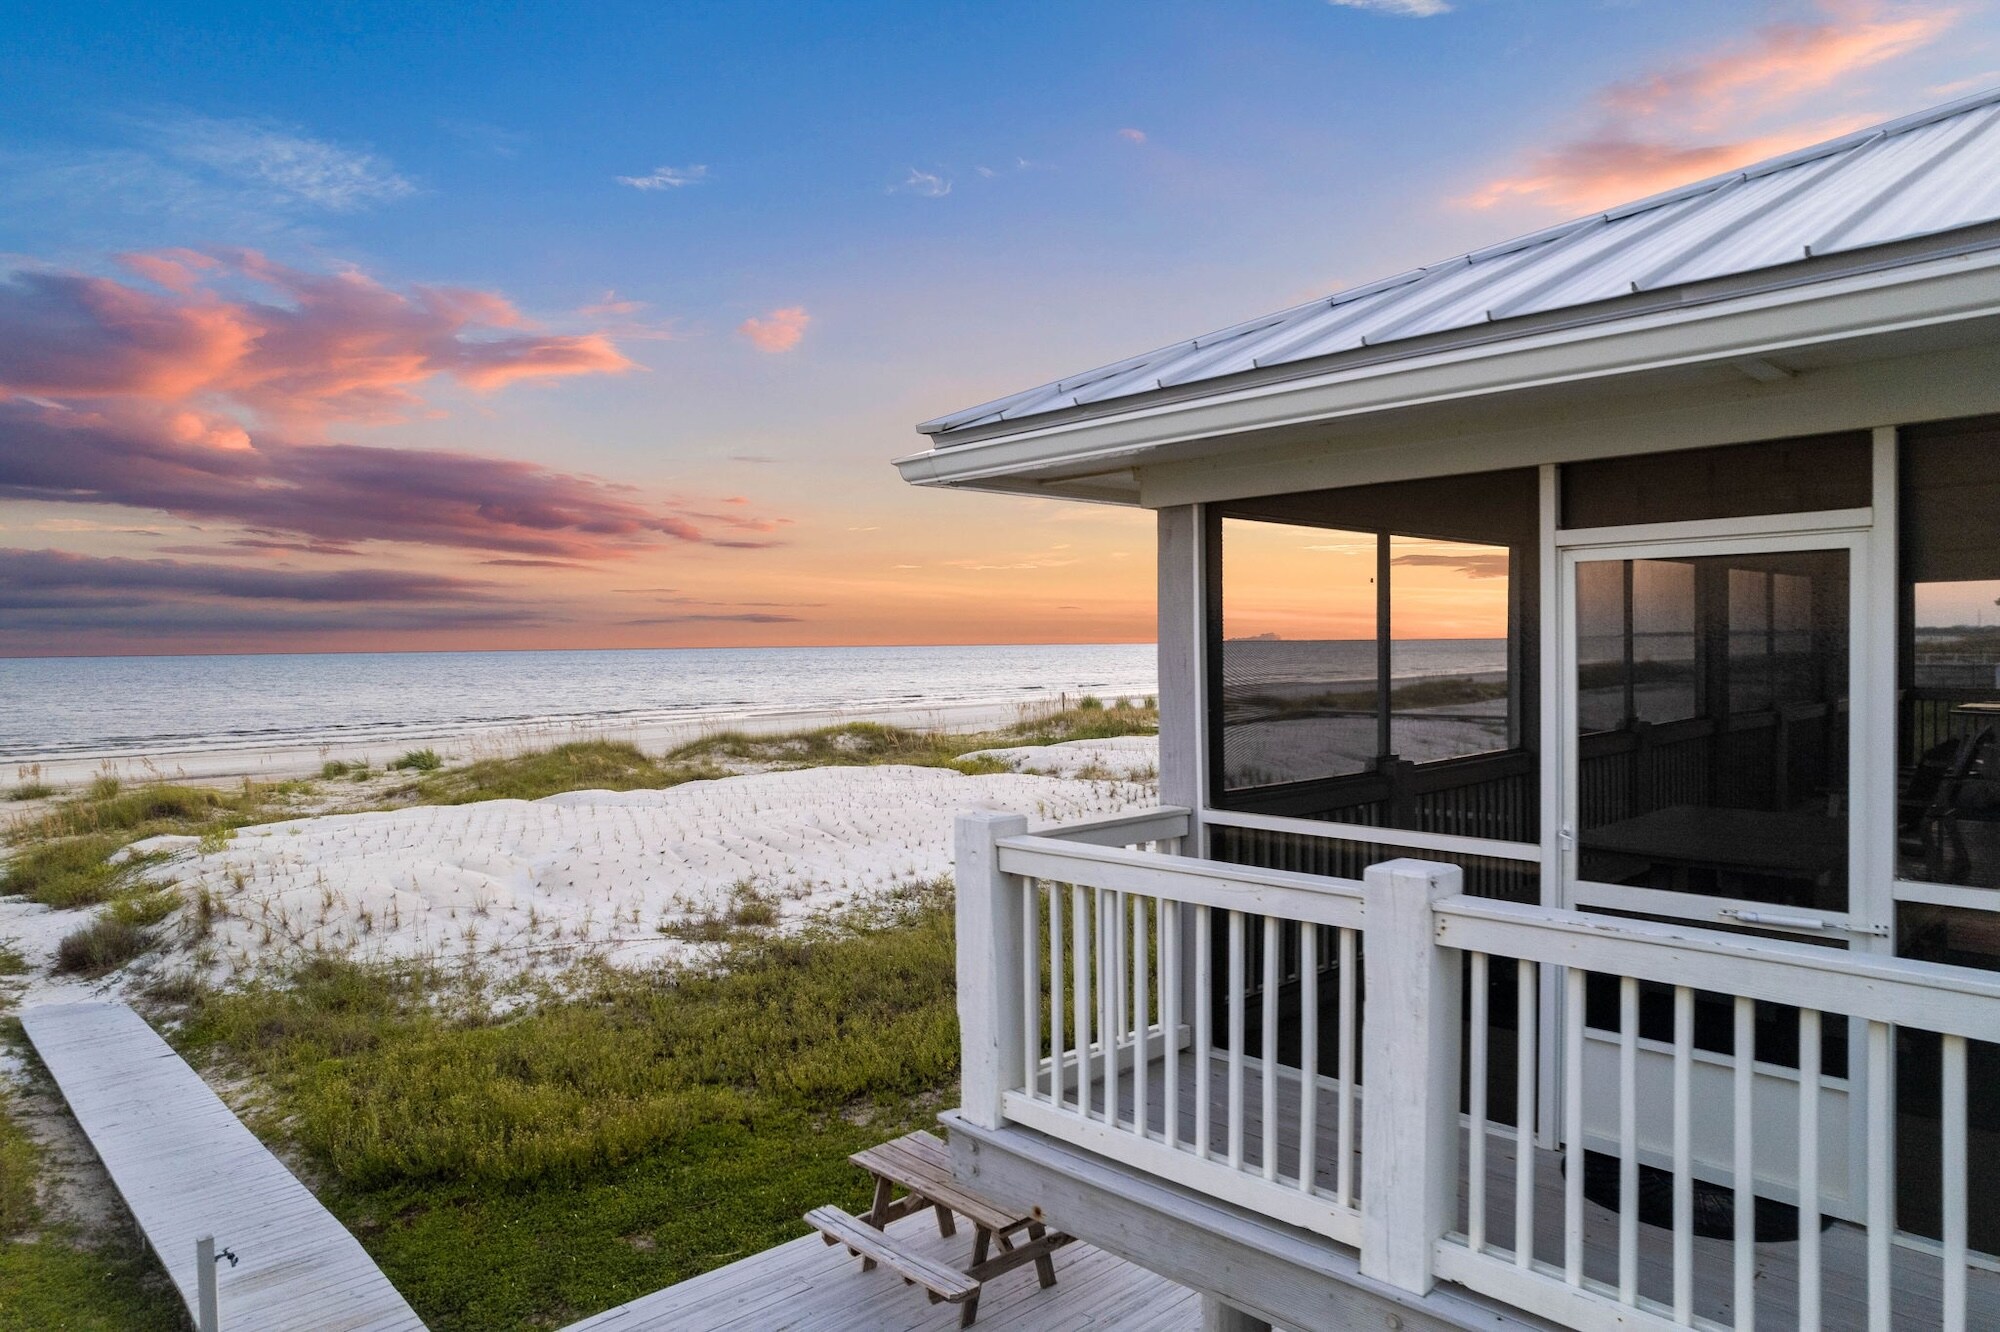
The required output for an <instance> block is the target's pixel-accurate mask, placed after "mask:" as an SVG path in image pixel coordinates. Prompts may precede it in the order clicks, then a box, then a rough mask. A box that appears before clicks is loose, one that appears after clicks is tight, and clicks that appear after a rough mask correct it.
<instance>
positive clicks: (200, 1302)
mask: <svg viewBox="0 0 2000 1332" xmlns="http://www.w3.org/2000/svg"><path fill="white" fill-rule="evenodd" d="M194 1288H195V1305H196V1306H197V1307H196V1310H195V1327H196V1328H197V1329H198V1332H220V1329H221V1326H222V1324H221V1319H220V1317H219V1316H218V1314H217V1310H216V1301H215V1236H213V1235H203V1236H202V1237H201V1238H200V1239H198V1240H196V1241H195V1242H194Z"/></svg>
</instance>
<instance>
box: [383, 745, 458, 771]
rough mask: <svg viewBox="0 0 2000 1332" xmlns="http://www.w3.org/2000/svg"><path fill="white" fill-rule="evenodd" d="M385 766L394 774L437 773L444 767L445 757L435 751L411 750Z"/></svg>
mask: <svg viewBox="0 0 2000 1332" xmlns="http://www.w3.org/2000/svg"><path fill="white" fill-rule="evenodd" d="M384 766H385V767H387V768H388V769H389V770H390V771H392V772H436V771H437V770H438V769H439V768H442V767H443V766H444V757H443V756H442V755H441V754H439V753H438V752H437V751H436V750H435V749H411V750H406V751H405V752H404V753H403V755H402V756H401V757H399V758H394V759H391V760H390V761H389V762H388V763H387V764H385V765H384Z"/></svg>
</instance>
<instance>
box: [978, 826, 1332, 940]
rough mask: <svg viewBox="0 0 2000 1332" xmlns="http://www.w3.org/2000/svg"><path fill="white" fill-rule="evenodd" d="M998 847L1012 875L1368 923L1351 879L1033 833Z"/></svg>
mask: <svg viewBox="0 0 2000 1332" xmlns="http://www.w3.org/2000/svg"><path fill="white" fill-rule="evenodd" d="M998 846H999V859H1000V869H1001V870H1002V872H1004V873H1007V874H1020V875H1025V876H1027V877H1028V878H1033V879H1049V880H1053V881H1055V882H1059V883H1075V884H1084V885H1087V886H1090V887H1094V888H1111V889H1116V890H1118V891H1121V892H1133V893H1141V894H1144V895H1146V896H1148V897H1163V898H1166V899H1168V900H1169V901H1176V902H1189V903H1193V904H1195V905H1197V906H1211V907H1222V908H1225V909H1228V910H1235V911H1247V912H1250V913H1253V914H1256V915H1269V916H1276V917H1279V918H1280V919H1284V920H1303V921H1311V922H1313V923H1315V924H1320V925H1337V926H1342V927H1345V928H1348V929H1359V928H1360V927H1361V892H1362V886H1361V884H1360V883H1358V882H1356V881H1354V880H1352V879H1335V878H1330V877H1327V876H1324V875H1318V874H1296V873H1293V872H1291V871H1289V870H1268V869H1252V868H1250V867H1248V866H1244V865H1231V864H1227V863H1225V862H1223V861H1219V860H1202V859H1199V858H1197V857H1194V856H1163V855H1156V854H1154V853H1151V852H1147V851H1128V850H1125V849H1124V848H1122V847H1109V846H1093V845H1089V844H1087V843H1077V842H1070V841H1065V840H1063V839H1061V838H1056V837H1045V836H1039V835H1033V834H1031V835H1028V836H1024V837H1004V838H1002V839H1000V841H999V843H998Z"/></svg>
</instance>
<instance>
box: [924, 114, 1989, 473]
mask: <svg viewBox="0 0 2000 1332" xmlns="http://www.w3.org/2000/svg"><path fill="white" fill-rule="evenodd" d="M1995 220H2000V88H1994V89H1990V90H1988V91H1986V92H1982V93H1978V94H1975V95H1973V96H1970V97H1966V98H1962V99H1960V100H1958V101H1956V102H1952V103H1949V104H1947V105H1944V106H1940V107H1935V108H1932V109H1931V110H1928V111H1921V112H1918V113H1916V114H1914V115H1910V116H1905V117H1903V118H1901V119H1899V120H1892V121H1889V122H1888V123H1886V124H1883V125H1879V126H1876V127H1875V128H1873V129H1865V130H1860V131H1857V132H1856V133H1853V134H1849V135H1845V136H1843V137H1841V138H1838V139H1831V140H1828V141H1827V142H1825V143H1821V144H1817V145H1814V146H1813V147H1810V148H1802V149H1799V150H1797V151H1795V152H1791V153H1787V154H1784V155H1783V156H1780V157H1774V158H1771V159H1770V160H1768V161H1765V162H1760V163H1758V164H1756V165H1754V166H1750V167H1745V168H1743V169H1741V170H1738V171H1732V172H1729V173H1727V174H1724V175H1720V176H1715V177H1712V178H1710V179H1708V180H1703V181H1698V182H1696V183H1695V184H1692V185H1685V186H1682V187H1680V188H1678V189H1674V190H1669V191H1667V192H1666V193H1663V194H1656V195H1653V196H1651V197H1650V198H1646V199H1641V200H1639V201H1637V202H1635V203H1629V204H1624V205H1621V206H1619V207H1617V208H1611V209H1607V210H1605V211H1604V212H1601V213H1594V214H1592V215H1590V216H1588V217H1583V218H1579V219H1577V220H1575V221H1573V222H1566V223H1563V224H1561V225H1559V226H1554V227H1549V228H1546V229H1544V230H1541V231H1537V232H1533V233H1531V234H1529V235H1526V236H1522V237H1519V238H1517V239H1515V240H1511V241H1507V242H1505V243H1503V244H1500V245H1494V246H1490V247H1488V248H1486V249H1482V250H1474V251H1472V252H1471V253H1470V254H1464V255H1460V256H1459V257H1457V258H1455V259H1450V260H1447V261H1445V262H1444V263H1441V264H1433V265H1431V266H1429V267H1426V268H1418V269H1413V270H1411V271H1409V272H1406V273H1401V274H1398V275H1397V276H1395V277H1391V278H1385V279H1383V280H1381V281H1379V282H1373V283H1370V284H1368V285H1366V286H1362V287H1356V288H1353V289H1351V290H1349V291H1344V292H1340V293H1338V294H1336V295H1333V296H1329V297H1324V298H1322V299H1320V300H1316V301H1312V302H1309V303H1308V304H1305V305H1299V306H1294V307H1293V308H1291V309H1289V310H1283V311H1280V312H1278V313H1276V314H1272V315H1266V316H1264V317H1262V318H1260V319H1253V320H1250V321H1248V322H1247V323H1242V324H1238V325H1236V326H1234V327H1232V328H1226V329H1222V330H1220V331H1218V332H1215V333H1208V334H1204V335H1203V336H1201V337H1198V338H1192V339H1190V340H1188V341H1186V342H1178V343H1175V344H1173V345H1172V346H1169V347H1163V348H1161V349H1160V350H1158V351H1153V352H1148V353H1146V354H1144V355H1142V356H1134V357H1131V358H1128V359H1126V360H1123V361H1118V362H1114V363H1113V364H1111V365H1107V366H1102V367H1100V368H1098V369H1096V370H1090V371H1086V372H1084V373H1083V374H1080V375H1073V376H1071V377H1069V378H1067V379H1059V380H1057V381H1055V382H1054V383H1052V384H1045V385H1043V386H1042V387H1040V388H1035V389H1029V390H1027V391H1026V392H1023V393H1016V394H1012V395H1010V396H1008V397H1005V398H1000V399H997V400H995V401H993V402H989V403H986V404H984V405H982V406H978V407H973V408H970V409H968V410H966V411H962V412H957V413H954V414H952V415H950V416H943V417H939V418H937V419H936V420H933V421H927V422H925V423H924V424H923V425H920V426H918V427H917V429H918V430H919V431H921V432H923V433H925V434H930V435H942V436H947V437H948V436H949V434H950V432H952V431H957V430H965V429H969V428H971V427H975V426H987V425H994V424H998V423H1002V422H1010V421H1016V420H1020V419H1022V418H1026V417H1034V416H1040V415H1044V414H1047V413H1051V412H1058V411H1062V410H1065V409H1068V408H1074V407H1083V406H1088V405H1090V404H1094V403H1104V402H1109V401H1112V400H1114V399H1118V398H1125V397H1132V396H1136V395H1139V394H1143V393H1150V392H1153V391H1155V390H1160V389H1170V388H1175V387H1179V386H1182V385H1187V384H1194V383H1199V382H1201V381H1204V380H1211V379H1221V378H1224V377H1226V376H1230V375H1237V374H1242V373H1245V372H1249V371H1254V370H1264V369H1269V368H1271V367H1273V366H1281V365H1289V364H1293V363H1296V362H1302V361H1310V360H1313V359H1315V358H1318V357H1324V356H1332V355H1336V354H1338V353H1341V352H1349V351H1354V350H1357V349H1360V348H1364V347H1369V348H1372V347H1379V346H1382V345H1383V344H1386V343H1393V342H1398V341H1403V340H1406V339H1412V338H1417V337H1421V336H1423V335H1425V334H1432V333H1442V332H1449V331H1452V330H1458V329H1468V328H1474V327H1482V326H1490V325H1494V324H1497V323H1499V322H1501V321H1504V320H1507V319H1514V318H1519V317H1522V316H1527V315H1547V314H1549V313H1551V312H1553V311H1559V310H1569V309H1574V308H1576V307H1581V306H1587V305H1592V304H1595V303H1597V302H1600V301H1609V300H1615V299H1617V298H1619V297H1624V296H1630V295H1632V294H1633V293H1638V292H1652V291H1658V290H1661V289H1664V288H1671V287H1677V286H1682V285H1685V284H1687V283H1692V282H1700V281H1705V280H1708V279H1712V278H1719V277H1731V276H1736V275H1740V274H1744V273H1751V272H1755V271H1757V270H1760V269H1766V268H1775V267H1779V266H1781V265H1785V264H1791V263H1796V262H1799V261H1802V260H1805V259H1811V258H1818V257H1821V256H1825V255H1830V254H1839V253H1844V252H1851V251H1855V250H1861V249H1865V248H1867V247H1869V246H1875V245H1884V244H1888V243H1890V242H1893V241H1903V240H1910V239H1913V238H1916V237H1922V236H1929V235H1935V234H1938V233H1941V232H1946V231H1952V230H1956V229H1958V228H1962V227H1969V226H1976V225H1978V224H1980V223H1986V222H1992V221H1995ZM939 442H940V443H949V442H950V441H949V438H946V439H942V440H940V441H939Z"/></svg>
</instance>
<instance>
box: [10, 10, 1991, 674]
mask: <svg viewBox="0 0 2000 1332" xmlns="http://www.w3.org/2000/svg"><path fill="white" fill-rule="evenodd" d="M454 11H455V12H454ZM1994 83H2000V12H1996V8H1995V6H1994V5H1993V4H1988V3H1979V2H1978V0H1966V2H1965V3H1957V4H1915V3H1905V4H1898V3H1889V2H1888V0H1818V2H1817V3H1813V2H1808V0H1800V2H1798V3H1771V4H1757V3H1740V2H1739V3H1716V2H1711V0H1574V2H1561V0H1547V2H1543V0H1536V2H1533V3H1530V2H1529V0H1449V2H1448V3H1447V0H1336V2H1335V3H1326V0H1262V2H1259V3H1231V4H1222V3H1213V2H1209V3H1202V2H1200V0H1188V2H1186V3H1178V2H1173V0H1154V2H1153V3H1147V4H1138V3H1111V2H1105V3H1096V2H1094V0H1071V3H1068V4H1060V5H1057V4H1039V3H1009V4H993V5H990V6H983V7H977V8H975V7H970V6H945V5H939V4H936V3H909V4H863V3H855V4H841V5H811V6H808V5H789V6H788V5H760V4H753V3H731V4H678V5H672V6H666V5H659V4H615V3H596V4H589V5H547V6H519V7H515V6H501V5H482V6H471V5H466V6H456V7H454V6H446V5H444V4H430V5H418V6H411V5H406V4H403V5H389V4H381V5H371V4H353V3H350V4H340V5H316V4H306V3H301V4H291V5H284V6H277V5H271V4H268V3H257V4H232V5H195V4H177V3H171V0H170V2H169V3H166V4H161V3H158V0H153V2H152V3H147V4H143V5H140V4H131V5H109V4H95V3H89V2H88V0H65V2H64V3H60V4H54V3H39V2H38V0H37V2H31V3H25V4H16V5H11V6H8V7H7V9H6V11H5V14H4V15H0V264H4V268H0V655H41V654H50V653H128V652H211V651H238V652H240V651H305V650H333V649H341V650H345V649H379V648H440V647H506V648H514V647H556V646H578V647H638V646H688V645H706V644H781V643H783V644H789V643H969V642H1044V641H1082V642H1101V641H1131V640H1146V639H1150V637H1151V636H1152V542H1153V529H1152V522H1151V517H1150V515H1147V514H1142V513H1131V512H1125V511H1118V510H1111V509H1105V508H1098V507H1092V506H1079V505H1065V504H1057V503H1054V502H1042V501H1029V500H1020V499H1005V498H997V497H987V496H976V495H956V494H947V493H937V492H931V491H920V490H915V489H912V488H910V487H907V486H905V485H904V484H902V482H900V481H899V480H898V479H897V477H896V475H895V473H894V471H893V470H892V469H891V468H890V467H889V466H888V460H889V459H890V458H892V457H894V456H896V455H899V454H903V453H908V452H911V451H913V450H915V449H916V448H918V447H920V446H921V442H922V441H921V439H920V437H919V436H917V435H916V434H915V433H914V432H913V431H912V429H911V426H912V424H913V423H914V422H916V421H919V420H923V419H926V418H928V417H931V416H934V415H937V414H939V413H942V412H946V411H950V410H953V409H957V408H961V407H966V406H969V405H972V404H974V403H976V402H980V401H983V400H985V399H987V398H991V397H995V396H998V395H1000V394H1002V393H1005V392H1008V391H1011V390H1015V389H1020V388H1025V387H1028V386H1031V385H1033V384H1036V383H1040V382H1042V381H1044V380H1047V379H1050V378H1053V377H1055V376H1058V375H1062V374H1067V373H1071V372H1075V371H1078V370H1082V369H1084V368H1086V367H1089V366H1092V365H1095V364H1097V363H1100V362H1103V361H1108V360H1111V359H1114V358H1116V357H1119V356H1123V355H1126V354H1129V353H1133V352H1137V351H1141V350H1144V349H1146V348H1149V347H1153V346H1156V345H1159V344H1161V343H1164V342H1169V341H1172V340H1175V339H1178V338H1182V337H1186V336H1190V335H1193V334H1196V333H1200V332H1204V331H1207V330H1209V329H1211V328H1215V327H1220V326H1223V325H1225V324H1228V323H1231V322H1234V321H1236V320H1240V319H1243V318H1246V317H1249V316H1254V315H1257V314H1260V313H1263V312H1265V311H1268V310H1274V309H1277V308H1279V307H1282V306H1285V305H1289V304H1293V303H1296V302H1299V301H1302V300H1306V299H1309V298H1311V297H1314V296H1317V295H1324V294H1326V293H1329V292H1331V291H1334V290H1337V289H1339V288H1341V287H1343V286H1347V285H1351V284H1354V283H1358V282H1363V281H1366V280H1369V279H1372V278H1375V277H1379V276H1383V275H1386V274H1389V273H1392V272H1395V271H1398V270H1400V269H1403V268H1407V267H1410V266H1412V265H1416V264H1421V263H1425V262H1429V261H1434V260H1437V259H1440V258H1444V257H1448V256H1450V255H1453V254H1455V253H1458V252H1460V251H1462V250H1465V249H1467V248H1470V247H1472V246H1475V245H1480V244H1484V243H1487V242H1491V241H1496V240H1499V239H1502V238H1504V237H1506V236H1508V235H1512V234H1515V233H1518V232H1521V231H1525V230H1528V229H1531V228H1534V227H1538V226H1542V225H1545V224H1547V223H1550V222H1554V221H1559V220H1561V219H1563V218H1565V217H1568V216H1572V215H1574V214H1576V213H1579V212H1582V211H1587V210H1589V209H1591V208H1594V207H1598V206H1602V205H1605V204H1609V203H1615V202H1619V201H1622V200H1625V199H1628V198H1633V197H1637V196H1639V195H1642V194H1645V193H1648V192H1651V191H1653V190H1656V189H1660V188H1665V187H1667V186H1670V185H1673V184H1676V183H1679V182H1681V181H1684V180H1688V179H1693V178H1696V177H1699V176H1703V175H1708V174H1712V173H1714V172H1716V171H1719V170H1722V169H1726V168H1728V167H1730V166H1734V165H1739V164H1741V163H1743V162H1747V161H1750V160H1754V159H1756V158H1759V157H1763V156H1767V155H1769V154H1771V153H1774V152H1778V151H1783V150H1785V149H1788V148H1791V147H1795V146H1798V145H1801V144H1804V143H1808V142H1812V141H1814V140H1816V139H1819V138H1823V137H1826V136H1828V135H1831V134H1836V133H1840V132H1843V131H1846V130H1849V129H1852V128H1855V127H1856V126H1859V125H1862V124H1866V123H1869V122H1871V121H1875V120H1879V119H1884V118H1887V117H1890V116H1893V115H1896V114H1900V113H1902V112H1905V111H1909V110H1914V109H1917V108H1919V107H1922V106H1926V105H1929V104H1932V103H1935V102H1939V101H1943V100H1946V99H1948V98H1950V97H1953V96H1957V95H1959V94H1961V93H1964V92H1967V91H1971V90H1973V89H1976V88H1979V87H1983V86H1986V85H1989V84H1994ZM1413 587H1414V584H1413ZM1482 595H1483V594H1482ZM1446 600H1448V599H1446ZM1455 613H1456V612H1454V610H1453V609H1452V607H1451V606H1449V605H1446V604H1444V602H1443V601H1440V604H1439V610H1438V615H1439V617H1440V618H1439V620H1438V625H1437V627H1438V629H1439V630H1440V631H1442V632H1447V633H1448V632H1471V631H1472V630H1473V629H1474V628H1483V627H1484V626H1483V623H1479V622H1478V621H1479V617H1478V616H1477V615H1474V616H1472V617H1471V618H1470V619H1464V618H1463V617H1461V619H1460V620H1454V619H1453V618H1452V617H1453V615H1454V614H1455ZM1454 625H1456V626H1458V627H1457V628H1455V629H1454V628H1452V626H1454Z"/></svg>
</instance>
